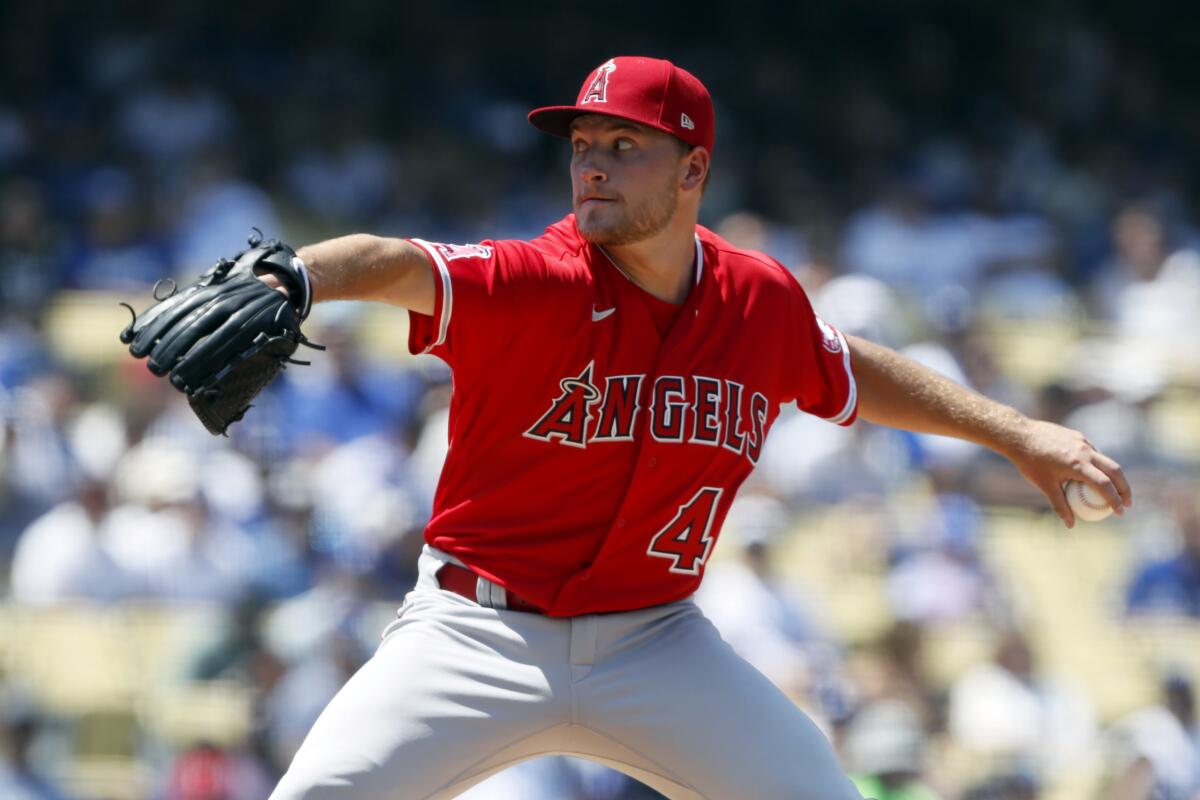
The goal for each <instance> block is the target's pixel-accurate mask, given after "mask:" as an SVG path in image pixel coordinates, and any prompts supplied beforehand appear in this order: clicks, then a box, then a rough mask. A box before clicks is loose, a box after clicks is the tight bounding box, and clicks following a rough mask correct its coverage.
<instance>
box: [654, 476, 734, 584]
mask: <svg viewBox="0 0 1200 800" xmlns="http://www.w3.org/2000/svg"><path fill="white" fill-rule="evenodd" d="M722 491H724V490H722V489H715V488H713V487H711V486H705V487H704V488H702V489H701V490H700V491H698V492H696V494H695V496H693V497H692V499H691V500H688V501H687V502H686V503H684V504H683V505H681V506H680V507H679V512H678V513H677V514H676V515H675V518H674V519H673V520H671V521H670V522H668V523H667V526H666V527H665V528H663V529H662V530H661V531H659V532H658V533H656V534H654V538H653V539H651V540H650V546H649V547H648V548H646V555H648V556H654V557H655V558H669V559H671V561H672V562H673V563H672V564H671V566H669V567H667V569H669V570H670V571H671V572H676V573H679V574H681V575H699V574H700V567H701V566H703V565H704V562H705V561H706V560H708V554H709V552H710V551H711V550H712V546H713V539H712V524H713V518H714V517H716V515H717V501H718V500H720V499H721V492H722Z"/></svg>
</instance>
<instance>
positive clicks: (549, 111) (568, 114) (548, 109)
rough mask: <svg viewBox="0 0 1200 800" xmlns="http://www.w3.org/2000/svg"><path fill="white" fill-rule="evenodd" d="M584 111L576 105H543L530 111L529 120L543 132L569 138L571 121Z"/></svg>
mask: <svg viewBox="0 0 1200 800" xmlns="http://www.w3.org/2000/svg"><path fill="white" fill-rule="evenodd" d="M585 113H589V112H585V111H582V110H581V109H579V108H577V107H576V106H545V107H544V108H535V109H534V110H533V111H530V112H529V122H530V123H531V124H532V125H533V127H535V128H537V129H538V130H539V131H541V132H543V133H548V134H550V135H551V136H558V137H559V138H562V139H570V138H571V121H572V120H574V119H575V118H576V117H578V116H581V115H582V114H585Z"/></svg>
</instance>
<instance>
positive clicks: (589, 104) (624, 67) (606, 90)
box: [529, 56, 714, 153]
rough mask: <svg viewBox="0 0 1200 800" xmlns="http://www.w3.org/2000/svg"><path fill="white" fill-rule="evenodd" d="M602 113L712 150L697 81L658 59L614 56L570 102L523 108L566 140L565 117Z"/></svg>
mask: <svg viewBox="0 0 1200 800" xmlns="http://www.w3.org/2000/svg"><path fill="white" fill-rule="evenodd" d="M581 114H606V115H608V116H610V117H619V118H621V119H627V120H630V121H631V122H638V123H641V124H642V125H646V126H647V127H650V128H655V129H657V130H660V131H663V132H664V133H669V134H671V135H672V136H674V137H676V138H679V139H682V140H683V141H685V142H687V143H688V144H690V145H692V146H693V147H695V146H700V147H705V148H707V149H708V151H709V152H710V153H711V152H712V149H713V127H714V114H713V104H712V98H711V97H710V96H709V94H708V89H705V88H704V84H703V83H701V82H700V80H699V79H698V78H697V77H696V76H695V75H693V74H692V73H690V72H688V71H687V70H685V69H680V68H679V67H677V66H675V65H674V64H672V63H671V62H670V61H664V60H662V59H659V58H642V57H640V56H617V57H616V58H610V59H609V60H608V61H605V62H604V63H603V64H601V65H600V66H598V67H596V68H595V69H594V70H592V72H591V74H589V75H588V77H587V80H585V81H584V82H583V86H582V87H580V89H579V97H578V98H577V99H576V101H575V105H573V106H546V107H545V108H535V109H534V110H533V111H530V112H529V121H530V122H532V123H533V126H534V127H535V128H538V129H539V130H542V131H545V132H546V133H549V134H551V135H552V136H561V137H562V138H564V139H568V138H570V136H571V120H573V119H575V118H576V117H578V116H580V115H581Z"/></svg>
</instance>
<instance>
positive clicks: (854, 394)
mask: <svg viewBox="0 0 1200 800" xmlns="http://www.w3.org/2000/svg"><path fill="white" fill-rule="evenodd" d="M834 333H836V334H837V338H838V341H839V342H841V345H842V366H843V367H844V368H845V370H846V380H847V382H848V383H849V386H850V391H849V392H847V393H846V405H845V406H843V407H842V410H841V411H839V412H838V413H837V415H836V416H833V417H829V421H830V422H832V423H834V424H835V425H845V424H846V423H847V422H849V421H850V420H851V419H853V418H854V412H855V411H856V410H857V409H858V383H857V382H856V381H855V380H854V370H853V369H851V367H850V345H849V344H847V342H846V337H845V336H843V335H842V332H841V331H839V330H837V329H836V328H834Z"/></svg>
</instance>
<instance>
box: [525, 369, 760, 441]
mask: <svg viewBox="0 0 1200 800" xmlns="http://www.w3.org/2000/svg"><path fill="white" fill-rule="evenodd" d="M594 373H595V362H594V361H592V362H589V363H588V365H587V366H586V367H584V368H583V370H582V371H581V372H579V374H577V375H573V376H568V377H565V378H563V379H562V380H561V381H559V385H558V388H559V390H560V393H559V395H558V396H557V397H555V398H553V399H552V400H551V402H550V406H549V408H548V409H547V410H546V411H545V412H544V413H543V414H542V415H541V417H539V418H538V420H537V421H536V422H534V423H533V425H532V426H530V427H529V429H528V430H526V431H525V433H524V435H525V436H526V437H528V438H530V439H538V440H541V441H544V442H553V443H557V444H562V445H566V446H568V447H578V448H586V447H587V446H588V445H590V444H597V443H604V442H631V441H633V440H634V432H635V431H636V430H638V427H637V426H638V424H639V422H641V424H646V423H645V421H644V420H642V419H641V414H642V413H643V412H646V413H648V414H649V415H650V418H649V425H648V429H649V434H650V436H651V437H652V438H653V439H654V440H655V441H659V442H676V443H679V444H684V443H686V444H702V445H708V446H710V447H723V448H725V449H726V450H729V451H730V452H733V453H736V454H738V455H744V456H745V457H746V458H748V459H749V460H750V463H751V464H757V463H758V457H759V454H760V453H761V452H762V444H763V436H764V435H765V433H766V425H767V410H768V406H767V397H766V395H764V394H763V393H762V392H758V391H748V390H747V387H745V386H744V385H742V384H741V383H739V382H737V381H735V380H732V379H730V378H724V379H722V378H713V377H708V376H705V375H658V376H646V375H608V376H605V377H604V378H603V379H601V378H600V376H597V375H595V374H594ZM647 381H652V384H647ZM644 403H648V405H649V407H648V408H643V404H644Z"/></svg>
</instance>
